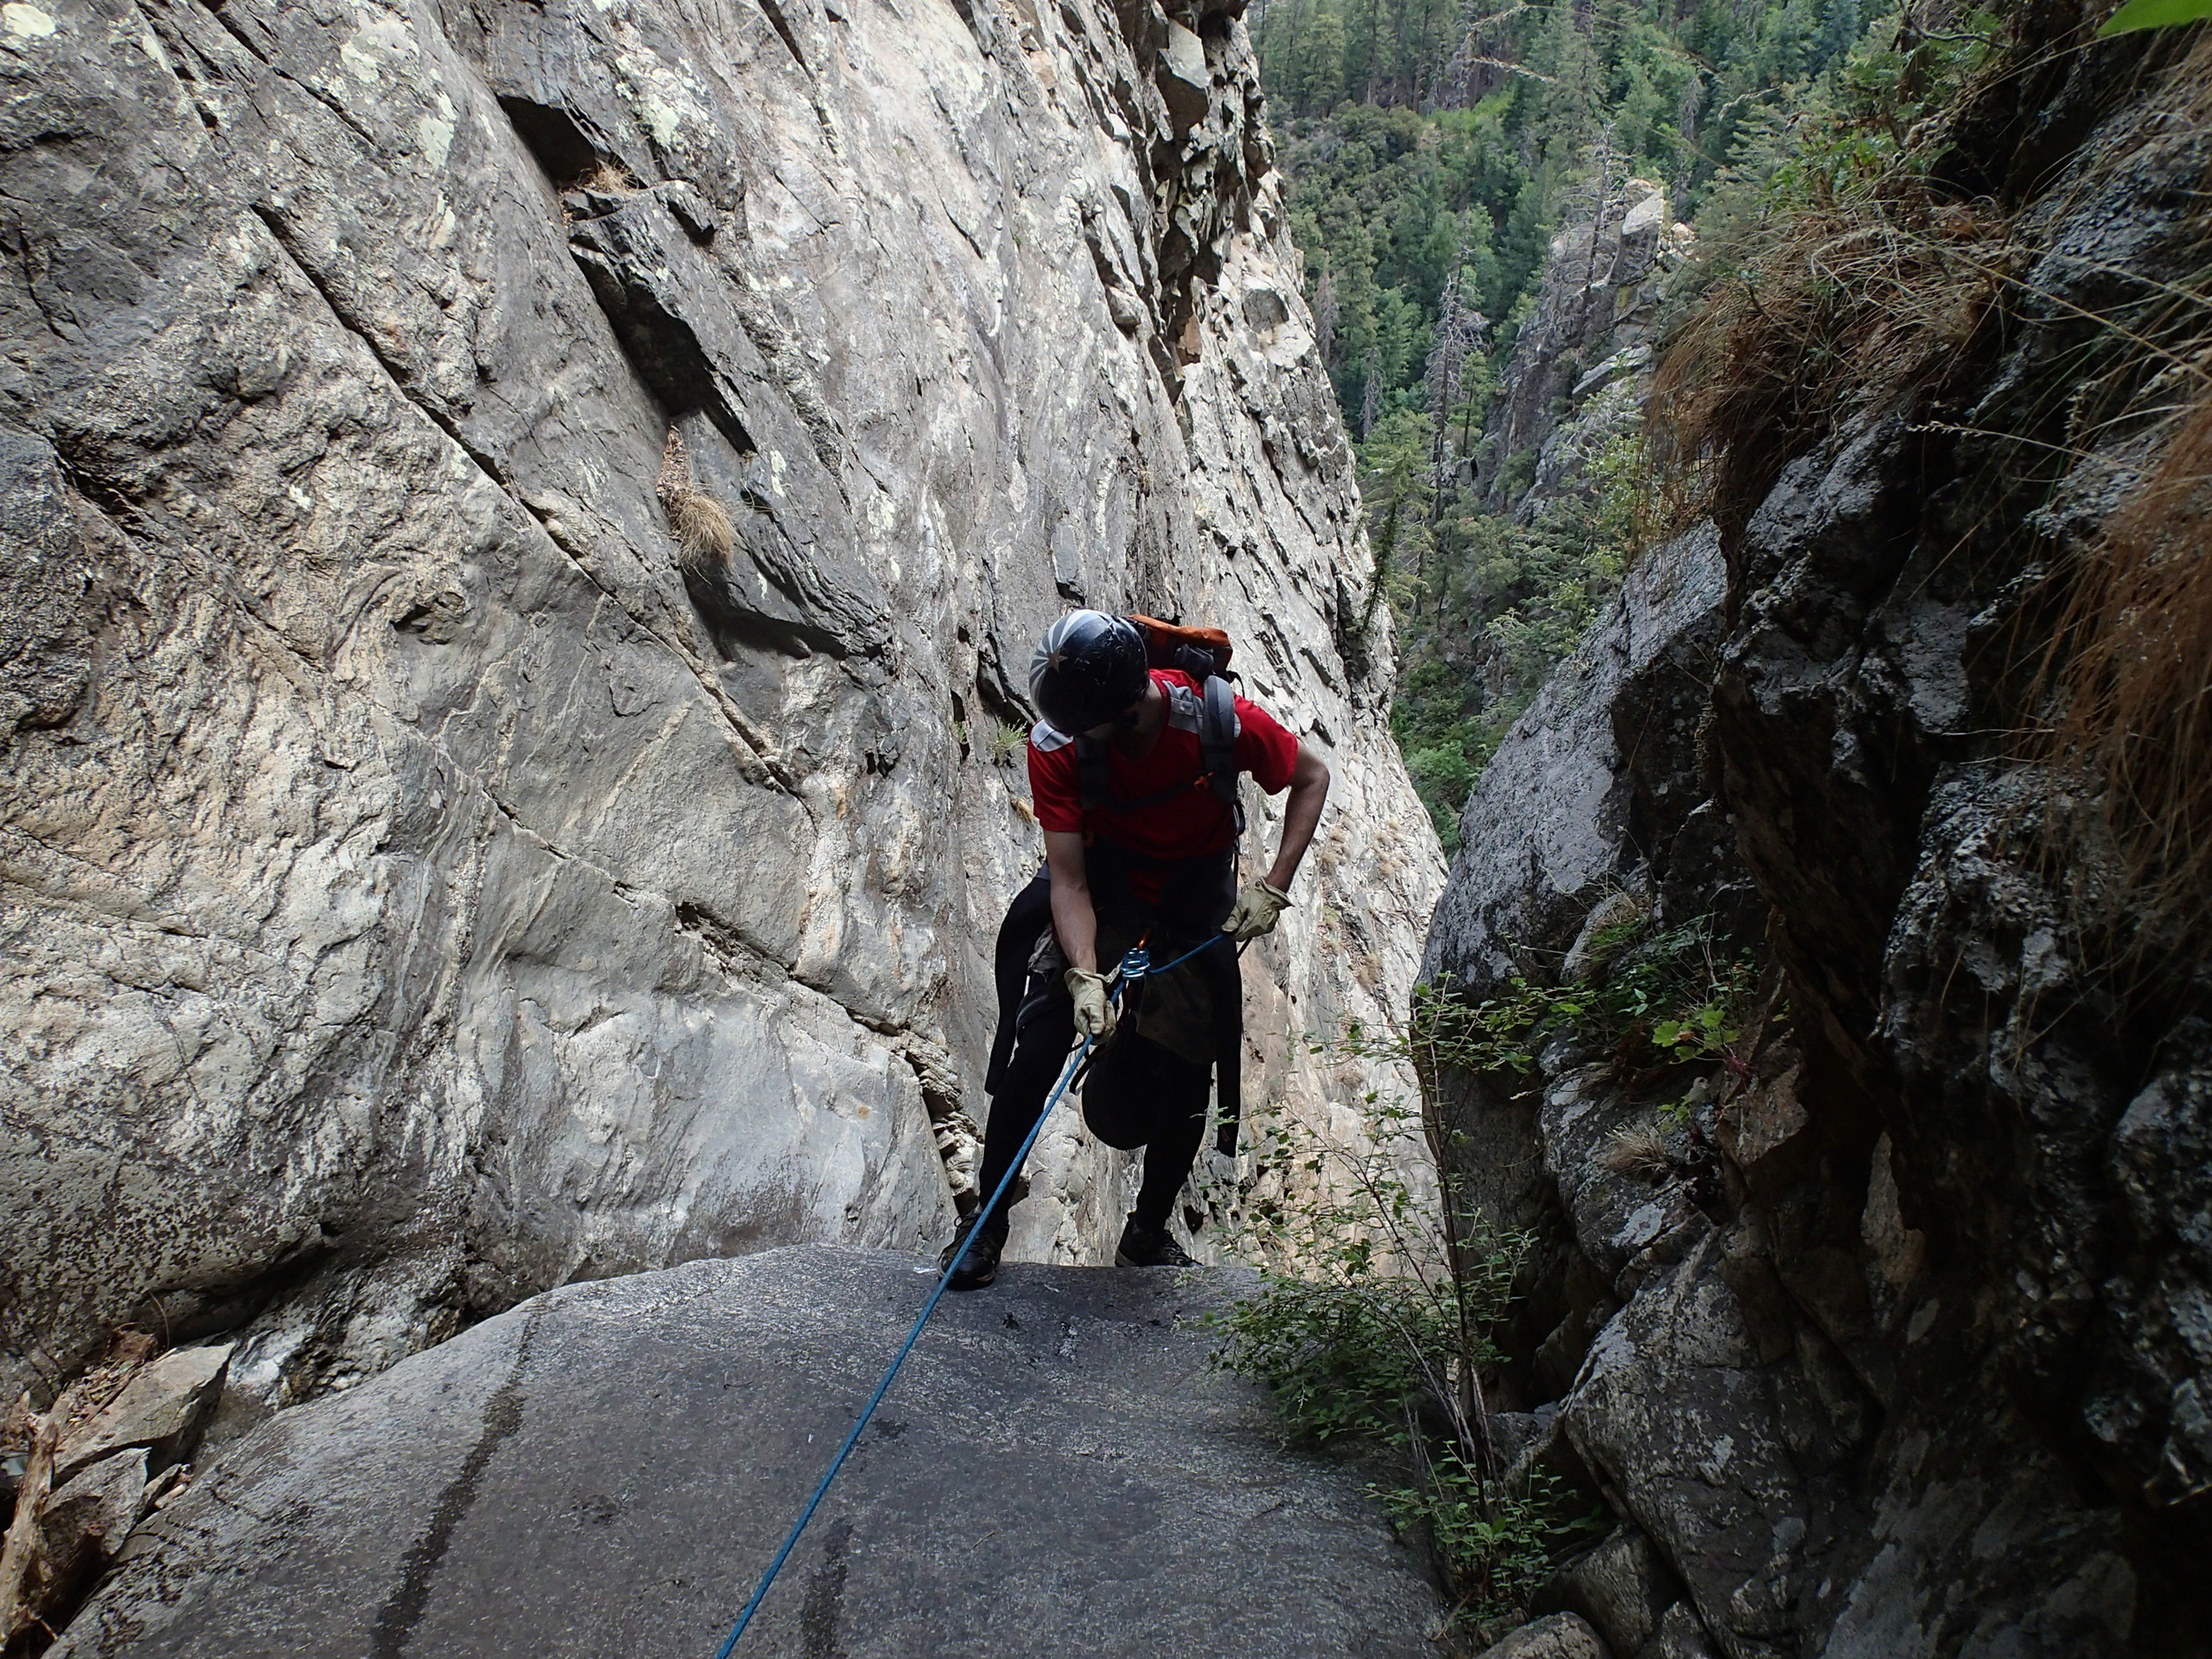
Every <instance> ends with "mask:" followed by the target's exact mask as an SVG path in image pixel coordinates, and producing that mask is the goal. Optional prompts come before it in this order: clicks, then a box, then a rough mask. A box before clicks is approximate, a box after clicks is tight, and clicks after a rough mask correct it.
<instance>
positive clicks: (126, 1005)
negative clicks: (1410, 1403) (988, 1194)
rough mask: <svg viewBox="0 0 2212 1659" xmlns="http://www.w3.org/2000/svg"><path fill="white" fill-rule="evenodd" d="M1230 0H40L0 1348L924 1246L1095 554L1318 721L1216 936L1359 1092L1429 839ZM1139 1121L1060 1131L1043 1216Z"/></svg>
mask: <svg viewBox="0 0 2212 1659" xmlns="http://www.w3.org/2000/svg"><path fill="white" fill-rule="evenodd" d="M1239 12H1240V5H1239V4H1235V3H1234V0H1226V3H1223V0H1194V3H1191V4H1176V5H1172V6H1169V7H1166V8H1164V9H1163V7H1162V6H1160V5H1157V4H1149V0H1121V3H1120V4H1116V5H1110V4H1105V0H1066V3H1065V4H1056V5H1051V6H1034V5H1032V4H1029V0H956V4H946V0H702V3H698V4H693V3H691V0H685V3H683V4H678V3H677V0H591V3H590V4H585V3H584V0H572V3H571V0H553V3H551V4H544V5H531V6H513V5H503V4H465V3H462V0H450V3H448V0H415V3H414V4H389V5H377V4H361V5H350V4H333V5H319V6H296V5H279V4H261V3H260V0H227V3H226V4H219V5H202V4H182V3H178V4H163V3H161V0H154V3H152V4H110V3H108V0H68V3H66V4H40V5H31V4H23V5H12V6H9V7H8V8H6V14H5V19H4V31H0V78H4V81H5V85H6V88H7V96H6V99H5V102H4V105H0V204H4V206H0V242H4V245H5V248H6V250H7V254H8V257H7V259H6V261H5V273H4V275H0V329H4V332H5V335H6V345H5V350H4V354H0V400H4V405H0V443H4V444H5V446H6V448H7V450H8V466H7V477H6V481H5V487H4V494H0V515H4V519H5V525H6V534H7V535H8V537H9V539H10V541H11V542H12V546H13V548H14V549H16V550H15V552H14V553H13V554H12V557H10V558H9V560H8V562H7V567H6V570H5V572H4V574H0V582H4V584H5V586H4V590H0V629H4V631H5V637H6V640H7V650H6V653H5V658H6V660H5V662H4V664H0V702H4V706H5V710H6V715H5V721H6V732H5V735H4V740H0V741H4V749H0V755H4V760H0V765H4V776H5V784H4V789H0V880H4V890H5V909H4V916H0V926H4V930H5V955H4V961H5V976H4V980H0V1028H4V1031H5V1033H6V1035H5V1037H4V1039H0V1042H4V1045H5V1055H6V1064H5V1076H6V1079H7V1081H6V1086H5V1094H4V1099H0V1109H4V1116H0V1213H4V1217H5V1221H4V1224H0V1225H4V1228H5V1233H4V1240H0V1260H4V1263H5V1268H4V1353H5V1357H4V1364H0V1369H4V1376H0V1386H4V1388H5V1391H6V1393H7V1394H8V1395H9V1396H10V1397H12V1396H13V1394H15V1393H16V1392H17V1391H18V1390H19V1388H20V1387H22V1386H24V1385H26V1384H38V1383H42V1382H48V1381H50V1380H51V1379H54V1378H56V1377H58V1376H59V1375H62V1374H65V1373H66V1372H68V1371H71V1370H72V1369H73V1368H74V1367H75V1366H76V1365H78V1364H80V1363H82V1361H83V1360H84V1358H85V1357H86V1356H88V1354H89V1353H90V1352H91V1351H92V1350H93V1348H94V1347H95V1345H96V1343H97V1342H98V1341H100V1340H103V1339H104V1334H105V1333H106V1332H108V1331H109V1330H110V1329H111V1327H113V1326H114V1325H117V1324H119V1323H120V1322H124V1321H136V1322H138V1323H139V1324H141V1325H142V1326H144V1327H145V1328H146V1329H148V1330H150V1331H152V1332H154V1333H157V1334H158V1335H160V1336H161V1337H163V1338H164V1339H165V1340H178V1339H182V1338H185V1337H188V1336H190V1335H192V1334H194V1333H204V1332H209V1331H212V1330H218V1329H238V1328H240V1327H244V1332H245V1340H244V1345H243V1346H242V1348H240V1349H239V1350H238V1352H237V1355H236V1357H235V1358H234V1361H233V1364H232V1371H231V1377H232V1392H233V1394H234V1396H235V1395H238V1394H242V1393H250V1394H259V1395H260V1396H261V1397H263V1398H265V1399H267V1400H270V1401H272V1402H280V1401H284V1400H288V1399H291V1398H296V1397H299V1396H301V1395H303V1394H306V1393H309V1392H312V1391H314V1390H315V1389H317V1388H319V1387H321V1386H327V1385H330V1384H333V1383H343V1382H345V1381H347V1380H349V1379H351V1378H353V1377H356V1376H358V1375H360V1374H362V1373H364V1372H365V1371H373V1370H375V1369H378V1368H380V1367H381V1366H383V1365H386V1364H388V1363H390V1362H391V1361H393V1360H394V1359H396V1358H397V1357H399V1356H402V1355H403V1354H405V1353H407V1352H410V1351H411V1350H412V1349H414V1348H419V1347H420V1346H422V1345H424V1344H425V1343H426V1342H429V1341H432V1340H436V1339H438V1338H440V1337H441V1336H442V1335H444V1334H446V1333H449V1332H451V1331H452V1330H453V1329H455V1328H456V1327H457V1326H458V1325H460V1324H462V1323H464V1322H465V1321H466V1320H468V1319H471V1318H472V1317H479V1316H481V1315H482V1314H485V1313H487V1312H489V1311H493V1310H497V1309H499V1308H502V1307H504V1306H506V1305H508V1304H510V1303H511V1302H513V1301H515V1300H516V1299H517V1298H518V1297H519V1296H521V1295H522V1294H526V1293H527V1292H529V1291H531V1290H534V1289H536V1288H539V1287H542V1286H547V1285H549V1284H553V1283H557V1282H560V1281H562V1280H565V1279H572V1278H577V1277H589V1276H596V1275H603V1274H608V1273H612V1272H617V1271H626V1270H630V1269H637V1268H643V1267H649V1266H655V1265H661V1264H666V1263H673V1262H679V1261H682V1260H684V1259H687V1258H689V1257H695V1256H704V1255H716V1254H726V1253H733V1252H742V1251H745V1250H748V1249H751V1248H758V1247H761V1246H763V1245H766V1244H770V1243H775V1242H783V1241H791V1240H841V1241H848V1242H854V1243H865V1244H874V1245H892V1246H898V1247H902V1248H918V1247H922V1246H926V1245H928V1244H930V1243H931V1242H933V1240H937V1239H939V1238H940V1237H941V1236H942V1235H943V1233H945V1231H946V1230H947V1228H948V1227H949V1223H950V1219H951V1217H952V1214H953V1200H952V1196H951V1192H950V1187H949V1181H948V1178H947V1173H946V1170H945V1167H944V1164H943V1163H942V1162H941V1156H940V1151H939V1142H940V1141H942V1142H943V1143H944V1144H945V1145H946V1147H947V1148H949V1149H950V1150H952V1151H954V1152H957V1151H958V1149H959V1148H960V1145H961V1143H962V1141H963V1138H964V1135H966V1134H967V1133H970V1128H971V1125H972V1121H973V1120H979V1119H980V1118H981V1117H982V1115H983V1102H982V1100H981V1098H980V1096H979V1075H980V1064H979V1063H980V1060H981V1058H982V1055H983V1052H984V1048H985V1046H986V1044H987V1040H988V1034H989V1026H990V1019H991V1010H990V1007H989V989H988V986H989V976H988V972H987V959H988V950H989V946H990V936H991V932H992V930H993V928H994V927H995V924H996V921H997V918H998V913H999V910H1000V908H1001V907H1002V903H1003V901H1004V898H1005V896H1006V895H1008V894H1009V893H1010V891H1011V890H1012V888H1013V887H1015V886H1016V885H1017V884H1018V882H1019V881H1020V880H1021V879H1023V878H1024V877H1025V875H1026V873H1027V872H1028V869H1029V867H1030V865H1031V862H1032V861H1033V859H1034V858H1035V857H1036V856H1037V855H1038V842H1037V838H1036V833H1035V830H1034V826H1033V822H1032V821H1031V820H1030V818H1028V817H1027V816H1026V814H1025V801H1024V799H1023V795H1024V785H1023V782H1022V780H1021V778H1020V775H1019V750H1018V747H1017V746H1014V745H1012V744H1011V743H1010V741H1008V739H1007V738H1006V737H1005V735H1004V733H1005V731H1006V729H1007V728H1008V727H1010V726H1018V725H1019V724H1020V723H1021V722H1022V721H1023V720H1024V718H1025V709H1024V699H1023V695H1022V692H1021V687H1022V682H1023V674H1024V670H1025V664H1026V660H1027V656H1028V652H1029V649H1030V645H1031V642H1032V641H1033V639H1034V638H1035V636H1036V635H1037V634H1039V633H1040V632H1041V629H1042V627H1043V626H1044V625H1045V624H1046V623H1047V622H1048V620H1049V619H1050V618H1051V617H1052V616H1053V615H1054V614H1055V613H1056V611H1058V610H1059V609H1061V608H1062V607H1064V605H1066V604H1068V603H1073V602H1076V601H1083V602H1087V603H1094V604H1100V605H1107V606H1124V605H1125V606H1131V607H1136V608H1141V609H1144V610H1148V611H1153V612H1156V613H1158V614H1163V615H1181V616H1185V617H1188V618H1194V619H1199V618H1202V619H1205V620H1208V621H1212V622H1217V623H1219V624H1221V625H1223V626H1226V627H1227V628H1229V629H1230V630H1231V632H1232V633H1233V634H1234V635H1235V637H1236V639H1237V641H1238V642H1239V644H1240V658H1239V660H1240V665H1242V666H1243V667H1244V669H1245V672H1246V677H1247V688H1248V691H1249V693H1250V694H1251V695H1253V696H1255V697H1256V698H1258V699H1260V700H1261V701H1263V703H1268V704H1269V705H1271V707H1272V708H1274V709H1275V710H1278V711H1279V713H1280V714H1281V715H1282V716H1283V717H1284V718H1286V720H1287V721H1288V722H1289V723H1290V724H1292V725H1293V726H1294V727H1295V728H1296V729H1297V730H1298V731H1299V732H1301V733H1304V734H1307V735H1310V736H1311V737H1312V738H1314V739H1315V740H1317V741H1318V742H1320V743H1321V744H1322V745H1323V746H1324V747H1325V749H1327V751H1328V752H1329V754H1330V756H1331V759H1332V762H1333V766H1334V769H1335V775H1336V787H1335V791H1334V793H1333V796H1332V806H1331V811H1330V816H1329V818H1327V819H1326V820H1325V824H1324V826H1323V833H1322V840H1321V841H1320V842H1319V843H1318V844H1317V849H1316V855H1315V856H1314V858H1313V859H1312V860H1311V861H1310V864H1309V866H1308V869H1309V872H1310V875H1309V876H1308V877H1305V878H1302V882H1301V889H1302V890H1301V892H1300V895H1299V899H1300V903H1299V906H1298V908H1297V909H1296V910H1294V912H1293V913H1292V916H1291V918H1290V919H1289V921H1288V922H1287V924H1286V927H1285V929H1284V931H1283V932H1282V933H1280V934H1279V936H1278V938H1277V940H1275V941H1271V942H1270V943H1269V944H1267V945H1265V946H1263V948H1261V949H1258V950H1256V951H1255V952H1254V953H1253V955H1252V958H1251V961H1252V963H1253V964H1254V965H1253V967H1252V971H1251V972H1248V1011H1249V1028H1250V1032H1251V1045H1252V1049H1253V1064H1252V1067H1251V1069H1250V1070H1249V1071H1248V1074H1247V1075H1248V1091H1249V1093H1250V1094H1252V1095H1253V1096H1254V1097H1255V1098H1263V1097H1271V1098H1275V1099H1279V1100H1281V1101H1283V1102H1286V1103H1287V1104H1289V1105H1290V1106H1291V1107H1292V1109H1293V1110H1303V1111H1308V1112H1315V1113H1317V1112H1319V1111H1321V1110H1324V1102H1325V1094H1326V1093H1327V1092H1328V1091H1329V1090H1330V1089H1332V1088H1333V1087H1336V1083H1337V1080H1336V1079H1333V1078H1325V1077H1324V1076H1323V1075H1321V1073H1320V1072H1319V1071H1318V1070H1317V1067H1316V1064H1315V1062H1314V1061H1313V1060H1312V1059H1311V1058H1310V1056H1309V1055H1308V1053H1307V1049H1306V1045H1305V1044H1304V1043H1303V1042H1302V1041H1301V1038H1302V1034H1303V1033H1305V1032H1306V1031H1308V1030H1310V1029H1312V1028H1315V1027H1317V1026H1325V1025H1330V1024H1331V1023H1333V1022H1334V1021H1335V1020H1337V1019H1338V1018H1340V1017H1341V1016H1342V1015H1344V1014H1347V1013H1351V1014H1358V1015H1361V1016H1363V1017H1366V1018H1374V1017H1376V1016H1377V1015H1379V1013H1380V1012H1382V1011H1383V1010H1387V1009H1390V1008H1393V1007H1396V1006H1400V1005H1402V1001H1403V998H1404V995H1405V994H1406V991H1407V989H1408V987H1409V982H1410V979H1411V978H1412V972H1413V966H1414V964H1413V960H1412V951H1411V948H1410V944H1409V941H1410V940H1411V939H1412V938H1414V937H1415V936H1416V935H1417V933H1418V928H1419V925H1420V921H1421V918H1423V917H1425V915H1426V913H1427V910H1428V907H1429V905H1430V903H1431V902H1432V898H1433V896H1434V893H1435V890H1436V886H1437V883H1438V881H1439V880H1440V874H1441V872H1440V861H1439V859H1438V856H1437V852H1436V848H1435V843H1434V840H1433V837H1432V833H1431V831H1430V829H1429V827H1428V825H1427V823H1426V820H1425V816H1424V814H1423V813H1422V811H1421V810H1420V809H1419V807H1418V805H1417V803H1416V802H1415V799H1414V797H1413V795H1412V794H1411V792H1410V790H1409V787H1408V785H1407V783H1406V780H1405V778H1404V775H1403V772H1402V769H1401V767H1400V765H1399V763H1398V761H1397V759H1396V757H1395V754H1394V750H1393V749H1392V746H1391V744H1390V741H1389V739H1388V737H1387V734H1386V733H1385V732H1384V731H1383V729H1382V725H1381V721H1380V718H1379V708H1380V705H1381V703H1382V701H1383V699H1384V697H1385V695H1386V686H1387V683H1388V676H1389V666H1388V662H1387V650H1386V647H1383V646H1381V645H1380V644H1379V643H1377V642H1370V641H1363V640H1358V641H1356V640H1354V639H1352V638H1351V637H1350V630H1351V629H1352V628H1353V626H1355V624H1356V618H1359V617H1360V616H1361V615H1362V614H1363V598H1364V593H1365V585H1366V583H1367V581H1368V580H1369V560H1368V557H1367V553H1366V549H1365V545H1364V541H1363V536H1362V534H1361V532H1360V530H1359V527H1358V523H1357V516H1356V497H1355V495H1354V491H1353V488H1352V484H1351V479H1350V471H1349V459H1350V457H1349V456H1348V452H1347V449H1346V446H1345V444H1344V441H1343V438H1342V434H1341V432H1340V426H1339V424H1338V422H1337V419H1336V416H1335V411H1334V409H1333V404H1332V402H1331V398H1330V393H1329V387H1328V383H1327V381H1326V380H1325V377H1324V376H1323V373H1322V372H1321V369H1320V365H1318V363H1317V360H1316V357H1315V354H1314V350H1313V343H1312V335H1311V330H1310V324H1309V319H1308V318H1307V315H1306V312H1305V310H1304V307H1303V304H1302V301H1301V299H1300V297H1299V293H1298V284H1297V274H1296V273H1297V271H1298V265H1297V261H1296V260H1295V258H1294V256H1293V254H1292V252H1291V250H1289V249H1288V248H1287V246H1286V242H1285V240H1284V236H1283V233H1282V228H1281V222H1280V215H1279V208H1278V195H1277V185H1276V180H1275V178H1274V175H1273V173H1271V163H1270V148H1269V144H1268V141H1267V139H1266V136H1265V134H1264V132H1263V127H1262V125H1261V122H1260V110H1259V96H1258V89H1257V85H1256V81H1255V78H1254V72H1253V68H1252V61H1251V55H1250V50H1249V47H1248V42H1247V40H1246V37H1245V35H1244V33H1243V29H1242V26H1241V24H1240V21H1239V20H1238V13H1239ZM717 507H718V508H719V509H720V511H716V509H717ZM1355 647H1356V649H1348V648H1355ZM1348 657H1350V659H1351V660H1354V661H1356V662H1357V663H1358V664H1361V667H1360V670H1359V671H1358V672H1354V671H1352V670H1351V669H1348V667H1347V659H1348ZM1255 823H1256V834H1257V835H1259V836H1267V837H1271V833H1272V828H1273V826H1272V824H1271V822H1270V821H1269V819H1268V818H1267V817H1266V815H1265V814H1264V813H1261V812H1256V813H1255ZM1126 1164H1127V1160H1125V1158H1123V1157H1121V1156H1120V1155H1117V1154H1110V1153H1108V1152H1105V1151H1104V1150H1102V1149H1101V1148H1095V1147H1094V1146H1092V1145H1090V1144H1088V1143H1087V1142H1085V1141H1082V1140H1081V1138H1080V1137H1079V1135H1077V1134H1076V1133H1075V1132H1074V1131H1073V1129H1072V1128H1071V1126H1069V1125H1063V1126H1062V1128H1061V1129H1060V1130H1059V1131H1058V1133H1056V1134H1055V1135H1050V1136H1048V1139H1047V1141H1046V1143H1045V1146H1044V1148H1043V1153H1042V1156H1041V1158H1040V1160H1039V1162H1038V1164H1036V1165H1035V1166H1034V1167H1033V1172H1032V1183H1033V1188H1035V1189H1036V1190H1037V1191H1038V1192H1039V1193H1040V1194H1042V1198H1041V1200H1033V1202H1030V1203H1029V1204H1028V1205H1027V1206H1025V1210H1024V1211H1023V1212H1022V1217H1023V1225H1022V1226H1021V1229H1020V1230H1019V1231H1018V1234H1017V1239H1016V1252H1017V1254H1022V1253H1027V1254H1031V1255H1037V1256H1044V1255H1050V1256H1056V1257H1057V1258H1060V1259H1069V1260H1083V1259H1093V1258H1094V1256H1095V1254H1096V1252H1097V1251H1099V1250H1100V1249H1101V1248H1103V1247H1104V1245H1105V1243H1107V1242H1109V1241H1110V1239H1111V1237H1112V1229H1113V1228H1114V1227H1116V1226H1117V1225H1118V1220H1119V1216H1120V1210H1121V1203H1120V1202H1119V1201H1120V1199H1121V1198H1122V1197H1123V1196H1124V1194H1123V1192H1122V1190H1121V1188H1122V1187H1123V1186H1124V1185H1125V1180H1126V1174H1127V1170H1126ZM1189 1213H1190V1214H1191V1215H1192V1216H1196V1215H1197V1213H1198V1212H1197V1211H1196V1210H1192V1211H1190V1212H1189Z"/></svg>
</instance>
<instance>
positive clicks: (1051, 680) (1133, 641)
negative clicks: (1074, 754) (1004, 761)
mask: <svg viewBox="0 0 2212 1659" xmlns="http://www.w3.org/2000/svg"><path fill="white" fill-rule="evenodd" d="M1150 680H1151V669H1150V666H1149V664H1148V661H1147V658H1146V653H1145V643H1144V634H1143V633H1142V631H1141V630H1140V629H1139V628H1138V626H1137V625H1136V624H1135V623H1133V622H1132V621H1130V620H1129V618H1126V617H1116V616H1109V615H1107V614H1106V612H1104V611H1069V612H1068V614H1067V615H1066V616H1064V617H1062V618H1060V619H1059V620H1058V621H1057V622H1056V623H1054V624H1053V625H1052V626H1050V627H1049V628H1048V629H1046V630H1045V636H1044V638H1043V639H1042V640H1041V641H1038V644H1037V653H1036V655H1035V656H1034V657H1031V658H1030V659H1029V695H1030V696H1031V698H1032V699H1033V701H1034V702H1035V703H1036V704H1037V710H1038V712H1039V713H1041V714H1042V715H1043V716H1044V717H1045V718H1046V720H1047V721H1048V722H1049V723H1050V724H1051V725H1052V726H1053V727H1054V729H1055V730H1056V731H1060V732H1063V733H1066V734H1067V735H1069V736H1071V737H1072V736H1075V735H1076V734H1077V733H1082V732H1087V731H1089V730H1091V729H1092V728H1093V727H1094V726H1104V725H1106V724H1107V723H1108V722H1110V721H1111V720H1112V719H1114V718H1116V717H1117V716H1118V715H1119V714H1121V713H1122V712H1123V711H1124V710H1126V709H1127V708H1128V707H1129V705H1130V704H1132V703H1134V702H1136V701H1137V699H1138V698H1140V697H1141V696H1142V695H1144V693H1145V687H1147V685H1148V684H1149V683H1150Z"/></svg>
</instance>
